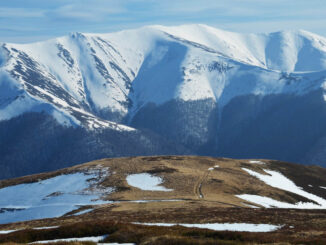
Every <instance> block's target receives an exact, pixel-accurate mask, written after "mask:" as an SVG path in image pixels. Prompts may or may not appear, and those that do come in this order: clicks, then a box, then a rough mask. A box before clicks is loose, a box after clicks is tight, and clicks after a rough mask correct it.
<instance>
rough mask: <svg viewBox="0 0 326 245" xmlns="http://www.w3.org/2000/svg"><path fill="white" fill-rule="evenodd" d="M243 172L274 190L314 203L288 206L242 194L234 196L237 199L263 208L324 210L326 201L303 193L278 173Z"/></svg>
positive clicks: (269, 171) (266, 198)
mask: <svg viewBox="0 0 326 245" xmlns="http://www.w3.org/2000/svg"><path fill="white" fill-rule="evenodd" d="M242 169H243V170H244V171H246V172H247V173H249V174H250V175H252V176H255V177H256V178H258V179H259V180H261V181H263V182H264V183H265V184H267V185H270V186H272V187H274V188H278V189H281V190H285V191H288V192H292V193H295V194H297V195H300V196H303V197H305V198H307V199H310V200H313V201H315V202H316V203H318V205H317V204H315V203H303V202H298V203H296V204H290V203H285V202H280V201H276V200H274V199H272V198H269V197H262V196H258V195H249V194H242V195H236V196H237V197H239V198H241V199H244V200H246V201H249V202H253V203H257V204H260V205H262V206H263V207H278V208H298V209H301V208H302V209H324V208H326V200H325V199H323V198H321V197H319V196H316V195H314V194H311V193H308V192H306V191H304V190H303V189H302V188H300V187H298V186H296V185H295V183H294V182H292V181H291V180H290V179H288V178H287V177H285V176H284V175H282V174H281V173H279V172H276V171H272V170H264V171H265V172H266V173H267V175H265V174H260V173H257V172H255V171H253V170H250V169H246V168H242Z"/></svg>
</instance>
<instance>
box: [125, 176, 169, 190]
mask: <svg viewBox="0 0 326 245" xmlns="http://www.w3.org/2000/svg"><path fill="white" fill-rule="evenodd" d="M126 180H127V182H128V185H130V186H133V187H136V188H139V189H141V190H144V191H173V190H172V189H167V188H165V187H164V186H161V184H162V183H163V180H162V178H161V177H157V176H153V175H150V174H148V173H140V174H131V175H128V176H127V178H126Z"/></svg>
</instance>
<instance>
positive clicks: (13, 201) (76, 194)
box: [0, 173, 113, 224]
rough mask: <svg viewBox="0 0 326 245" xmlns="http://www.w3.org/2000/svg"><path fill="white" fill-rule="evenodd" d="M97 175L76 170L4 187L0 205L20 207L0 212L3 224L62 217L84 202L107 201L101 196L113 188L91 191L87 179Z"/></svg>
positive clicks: (91, 203) (97, 202) (1, 206)
mask: <svg viewBox="0 0 326 245" xmlns="http://www.w3.org/2000/svg"><path fill="white" fill-rule="evenodd" d="M97 177H98V176H97V174H96V173H92V174H85V173H74V174H67V175H59V176H56V177H53V178H50V179H46V180H42V181H39V182H36V183H30V184H19V185H14V186H9V187H5V188H2V189H0V196H3V197H6V198H1V199H0V208H13V209H15V208H16V209H17V210H15V211H6V212H3V213H0V223H2V224H3V223H10V222H16V221H25V220H32V219H43V218H52V217H60V216H62V215H64V214H65V213H68V212H70V211H72V210H75V209H78V208H79V207H80V206H83V205H94V204H101V203H106V202H104V201H101V200H100V197H101V195H102V194H103V193H111V192H112V191H113V190H112V188H106V189H105V190H97V189H96V188H91V189H90V190H88V188H89V187H90V185H91V184H92V182H90V181H88V180H90V179H92V178H97ZM18 208H19V209H20V210H18Z"/></svg>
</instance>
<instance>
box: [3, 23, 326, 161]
mask: <svg viewBox="0 0 326 245" xmlns="http://www.w3.org/2000/svg"><path fill="white" fill-rule="evenodd" d="M325 82H326V38H324V37H321V36H318V35H315V34H312V33H309V32H306V31H284V32H277V33H269V34H239V33H232V32H226V31H222V30H218V29H215V28H212V27H209V26H205V25H185V26H176V27H165V26H148V27H143V28H140V29H135V30H126V31H121V32H117V33H108V34H82V33H72V34H70V35H68V36H65V37H60V38H56V39H52V40H48V41H45V42H39V43H31V44H10V43H4V44H2V45H1V51H0V120H1V122H6V123H7V124H8V122H9V121H10V120H17V118H19V117H20V118H22V119H21V120H23V121H24V115H26V113H27V114H30V113H31V112H33V113H36V114H39V113H41V114H44V113H45V114H46V116H50V118H53V119H54V121H53V123H55V124H58V125H59V126H60V127H62V128H65V129H67V128H71V129H76V128H83V129H84V130H85V132H87V133H86V134H88V135H94V134H98V132H99V131H100V130H111V131H114V132H119V134H123V135H126V134H127V135H130V134H139V135H142V134H143V132H142V131H139V129H145V131H148V132H150V133H152V132H154V133H155V137H163V138H164V139H167V140H172V141H174V142H177V144H180V145H181V146H182V147H185V148H187V149H188V150H189V151H188V152H190V153H193V154H194V153H195V154H209V155H226V156H232V157H266V158H274V159H282V160H288V161H299V162H306V163H319V164H321V163H323V161H324V160H325V159H326V152H325V150H324V146H325V147H326V143H325V142H326V140H325V137H326V134H325V133H326V131H325V130H324V128H323V123H324V122H325V123H326V111H325V105H326V104H325V103H326V102H325V98H326V95H325V89H326V83H325ZM1 122H0V128H1V125H3V123H1ZM9 124H10V123H9ZM32 124H33V123H32ZM2 127H4V126H2ZM39 127H42V128H44V126H40V125H39ZM11 130H14V131H15V129H13V127H12V129H11ZM60 130H61V129H60ZM5 131H6V132H7V131H8V126H6V127H5ZM119 137H120V136H119ZM121 137H122V138H123V137H124V136H121ZM5 138H6V139H5V140H2V141H3V144H5V145H8V138H9V139H10V136H8V135H7V137H5ZM35 140H36V139H35ZM104 140H107V141H110V142H111V143H112V142H114V141H115V139H114V138H110V139H104ZM17 141H20V137H19V135H17V136H16V137H15V142H16V143H17ZM47 141H48V140H47ZM158 141H160V140H158ZM0 143H1V142H0ZM95 145H96V143H95ZM127 147H132V146H127ZM144 149H145V150H144V152H145V153H146V151H147V149H148V145H147V146H145V148H144ZM185 152H187V150H184V152H183V153H185ZM5 153H6V152H4V153H3V154H5ZM151 153H153V151H151ZM160 153H161V152H159V151H158V152H157V154H160ZM178 153H182V152H178ZM114 155H115V154H114V150H113V153H112V154H111V155H110V154H109V155H105V154H104V156H114ZM46 159H47V157H43V160H46ZM85 160H90V159H84V161H85ZM0 162H1V161H0ZM1 164H2V163H0V165H1Z"/></svg>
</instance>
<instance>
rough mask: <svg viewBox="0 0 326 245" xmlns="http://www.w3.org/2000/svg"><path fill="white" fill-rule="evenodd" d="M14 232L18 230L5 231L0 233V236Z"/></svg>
mask: <svg viewBox="0 0 326 245" xmlns="http://www.w3.org/2000/svg"><path fill="white" fill-rule="evenodd" d="M15 231H19V230H5V231H0V234H9V233H12V232H15Z"/></svg>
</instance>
